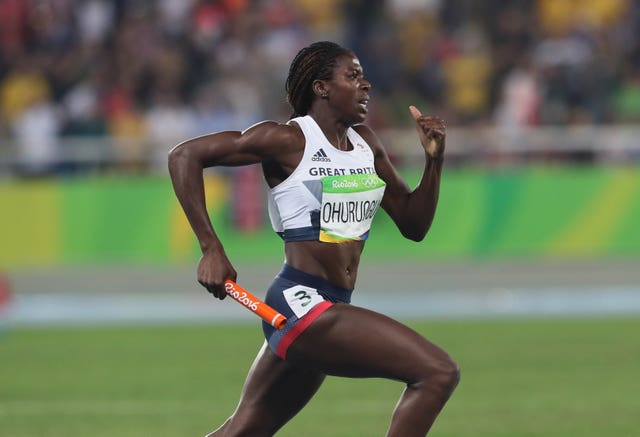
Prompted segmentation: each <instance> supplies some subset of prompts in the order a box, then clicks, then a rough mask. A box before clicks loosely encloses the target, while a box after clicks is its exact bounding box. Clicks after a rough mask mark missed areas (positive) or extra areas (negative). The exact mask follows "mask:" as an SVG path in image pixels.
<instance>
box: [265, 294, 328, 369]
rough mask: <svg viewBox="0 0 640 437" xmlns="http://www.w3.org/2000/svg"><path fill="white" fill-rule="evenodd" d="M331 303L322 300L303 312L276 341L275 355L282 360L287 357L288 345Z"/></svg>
mask: <svg viewBox="0 0 640 437" xmlns="http://www.w3.org/2000/svg"><path fill="white" fill-rule="evenodd" d="M331 306H333V303H331V302H329V301H326V300H325V301H322V302H320V303H319V304H318V305H316V306H314V307H313V308H312V309H311V311H309V312H308V313H307V314H305V315H304V316H303V317H302V318H301V319H300V320H298V322H297V323H296V324H295V325H293V327H292V328H291V329H290V330H289V332H287V333H286V334H285V335H284V336H283V337H282V338H281V339H280V341H279V342H278V347H277V348H276V355H278V356H279V357H280V358H282V359H283V360H284V359H286V357H287V350H289V346H291V343H293V341H294V340H295V339H296V338H298V336H299V335H300V334H302V333H303V332H304V330H305V329H307V328H308V327H309V325H310V324H311V323H313V321H314V320H315V319H317V318H318V316H320V314H322V313H324V312H325V311H326V310H328V309H329V308H330V307H331Z"/></svg>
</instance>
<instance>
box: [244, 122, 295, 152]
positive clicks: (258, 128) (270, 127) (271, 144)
mask: <svg viewBox="0 0 640 437" xmlns="http://www.w3.org/2000/svg"><path fill="white" fill-rule="evenodd" d="M240 138H241V141H242V142H245V143H250V144H253V145H255V146H258V147H268V148H270V149H276V150H280V151H284V149H286V150H291V149H295V148H298V147H302V146H304V135H303V134H302V131H301V130H300V128H299V127H298V125H296V124H286V123H278V122H276V121H271V120H268V121H262V122H260V123H256V124H254V125H253V126H250V127H248V128H247V129H245V130H244V131H242V134H241V136H240Z"/></svg>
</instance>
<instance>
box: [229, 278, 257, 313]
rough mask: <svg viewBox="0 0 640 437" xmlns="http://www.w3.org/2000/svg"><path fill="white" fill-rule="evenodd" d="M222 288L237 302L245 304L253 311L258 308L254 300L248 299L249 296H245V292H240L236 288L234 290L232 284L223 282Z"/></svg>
mask: <svg viewBox="0 0 640 437" xmlns="http://www.w3.org/2000/svg"><path fill="white" fill-rule="evenodd" d="M224 288H225V289H226V292H227V294H228V295H229V296H231V297H232V298H234V299H235V300H237V301H238V302H240V303H241V304H242V305H244V306H246V307H247V308H250V309H251V310H253V311H257V310H258V305H259V304H258V302H255V301H253V300H251V299H249V297H248V296H247V293H246V292H244V291H243V292H240V291H238V290H236V288H235V287H234V286H233V284H231V283H229V282H227V283H226V284H224Z"/></svg>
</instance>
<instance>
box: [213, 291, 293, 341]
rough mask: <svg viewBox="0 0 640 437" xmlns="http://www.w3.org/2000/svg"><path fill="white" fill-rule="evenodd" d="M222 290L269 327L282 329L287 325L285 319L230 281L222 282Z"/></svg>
mask: <svg viewBox="0 0 640 437" xmlns="http://www.w3.org/2000/svg"><path fill="white" fill-rule="evenodd" d="M224 289H225V291H226V292H227V294H228V295H229V296H231V297H232V298H233V299H234V300H235V301H236V302H238V303H240V304H242V305H243V306H244V307H245V308H247V309H248V310H249V311H251V312H253V313H255V314H256V315H258V316H259V317H260V318H262V320H264V321H265V322H267V323H269V324H270V325H271V326H273V327H275V328H277V329H282V328H284V325H285V324H286V323H287V318H286V317H285V316H283V315H282V314H280V313H279V312H277V311H276V310H274V309H273V308H271V307H270V306H269V305H267V304H266V303H264V302H263V301H261V300H260V299H258V298H257V297H256V296H254V295H253V294H251V293H249V292H248V291H247V290H245V289H244V288H242V287H241V286H239V285H238V284H236V283H235V282H234V281H232V280H231V279H227V280H226V281H225V282H224Z"/></svg>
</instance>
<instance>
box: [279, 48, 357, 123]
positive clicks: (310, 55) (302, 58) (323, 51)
mask: <svg viewBox="0 0 640 437" xmlns="http://www.w3.org/2000/svg"><path fill="white" fill-rule="evenodd" d="M351 53H352V51H351V50H349V49H346V48H344V47H342V46H340V45H338V44H336V43H334V42H330V41H320V42H315V43H313V44H311V45H310V46H307V47H305V48H303V49H302V50H300V51H299V52H298V54H297V55H296V57H295V58H293V61H292V62H291V66H290V67H289V75H288V76H287V81H286V82H285V90H286V92H287V102H288V103H289V105H291V108H293V113H292V114H291V118H294V117H299V116H303V115H307V112H309V109H310V108H311V103H312V102H313V97H314V93H313V89H312V85H313V81H315V80H329V79H331V78H332V77H333V69H334V67H335V66H336V59H337V58H339V57H340V56H342V55H348V54H351Z"/></svg>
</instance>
